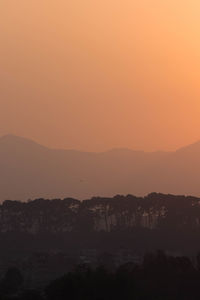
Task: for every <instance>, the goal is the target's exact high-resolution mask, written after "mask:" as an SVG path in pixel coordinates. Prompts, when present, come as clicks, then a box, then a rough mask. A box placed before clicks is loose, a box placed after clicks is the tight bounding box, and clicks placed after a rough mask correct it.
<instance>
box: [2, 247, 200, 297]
mask: <svg viewBox="0 0 200 300" xmlns="http://www.w3.org/2000/svg"><path fill="white" fill-rule="evenodd" d="M199 267H200V256H199V255H198V256H197V259H196V265H195V266H194V265H193V264H192V262H191V260H190V259H189V258H187V257H172V256H166V255H165V254H164V253H163V252H162V251H158V252H157V253H156V254H147V255H146V256H145V257H144V261H143V264H142V265H140V266H138V265H135V264H126V265H123V266H121V267H120V268H118V269H117V270H116V271H114V272H111V271H108V270H107V269H105V268H103V267H101V266H100V267H98V268H96V269H90V268H88V267H86V266H79V267H77V268H76V270H74V271H73V272H70V273H68V274H66V275H64V276H63V277H61V278H59V279H56V280H54V281H52V282H51V283H50V284H49V285H48V286H47V287H46V288H45V289H43V290H42V291H41V290H40V291H34V290H28V291H27V290H24V289H23V281H22V277H21V275H20V274H19V272H18V271H16V270H10V271H8V272H7V274H6V276H5V278H4V279H3V280H2V281H1V283H0V287H1V296H0V299H1V300H4V299H5V300H6V299H7V300H8V299H16V300H25V299H26V300H42V299H43V300H67V299H70V300H107V299H115V300H118V299H119V300H121V299H123V300H129V299H130V300H134V299H135V300H155V299H156V300H168V299H169V300H179V299H180V300H191V299H192V300H196V299H200V269H199ZM5 282H6V286H7V287H8V286H9V287H10V290H8V289H4V286H5Z"/></svg>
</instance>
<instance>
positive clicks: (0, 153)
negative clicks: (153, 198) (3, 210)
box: [0, 135, 200, 201]
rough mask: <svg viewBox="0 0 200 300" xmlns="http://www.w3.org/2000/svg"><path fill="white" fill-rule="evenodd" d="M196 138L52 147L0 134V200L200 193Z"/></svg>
mask: <svg viewBox="0 0 200 300" xmlns="http://www.w3.org/2000/svg"><path fill="white" fill-rule="evenodd" d="M199 177H200V142H197V143H194V144H193V145H189V146H188V147H183V148H180V149H178V150H177V151H174V152H164V151H163V152H162V151H160V152H159V151H157V152H144V151H134V150H131V149H126V148H125V149H124V148H123V149H111V150H109V151H106V152H84V151H78V150H73V149H53V148H48V147H45V146H42V145H40V144H38V143H36V142H34V141H32V140H29V139H26V138H21V137H17V136H14V135H7V136H3V137H1V138H0V178H1V181H0V201H4V200H5V199H12V200H14V199H21V200H27V199H29V198H32V199H34V198H41V197H43V198H66V197H72V198H78V199H87V198H90V197H92V196H103V197H104V196H108V197H110V196H113V195H116V194H135V195H138V196H143V195H145V194H149V193H151V192H152V191H155V192H161V193H167V194H168V193H171V194H186V195H189V194H193V195H195V196H200V185H199V180H198V178H199Z"/></svg>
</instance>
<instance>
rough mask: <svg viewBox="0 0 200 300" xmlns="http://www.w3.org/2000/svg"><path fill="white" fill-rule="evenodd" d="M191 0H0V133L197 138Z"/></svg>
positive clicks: (52, 137) (104, 145)
mask: <svg viewBox="0 0 200 300" xmlns="http://www.w3.org/2000/svg"><path fill="white" fill-rule="evenodd" d="M199 14H200V2H199V0H187V1H186V0H167V1H162V0H137V1H136V0H135V1H134V0H123V1H122V0H101V1H99V0H96V1H94V0H84V1H83V0H73V1H72V0H71V1H66V0H42V1H41V0H28V1H27V0H1V1H0V45H1V46H0V135H5V134H15V135H19V136H24V137H28V138H31V139H34V140H36V141H38V142H39V143H41V144H44V145H47V146H49V147H54V148H70V149H72V148H73V149H78V150H85V151H105V150H108V149H110V148H118V147H120V148H121V147H126V148H132V149H137V150H139V149H140V150H145V151H155V150H174V149H177V148H179V147H181V146H183V145H187V144H190V143H192V142H195V141H197V140H200V84H199V79H200V18H199Z"/></svg>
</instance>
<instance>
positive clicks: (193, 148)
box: [176, 141, 200, 153]
mask: <svg viewBox="0 0 200 300" xmlns="http://www.w3.org/2000/svg"><path fill="white" fill-rule="evenodd" d="M176 152H178V153H180V152H200V141H197V142H195V143H193V144H190V145H187V146H185V147H182V148H180V149H178V150H177V151H176Z"/></svg>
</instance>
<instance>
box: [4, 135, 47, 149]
mask: <svg viewBox="0 0 200 300" xmlns="http://www.w3.org/2000/svg"><path fill="white" fill-rule="evenodd" d="M2 144H3V145H6V146H13V147H17V146H21V147H37V148H41V149H42V148H43V149H44V148H46V149H47V147H45V146H42V145H40V144H38V143H37V142H35V141H33V140H31V139H28V138H25V137H19V136H17V135H14V134H6V135H4V136H2V137H0V145H2Z"/></svg>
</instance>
